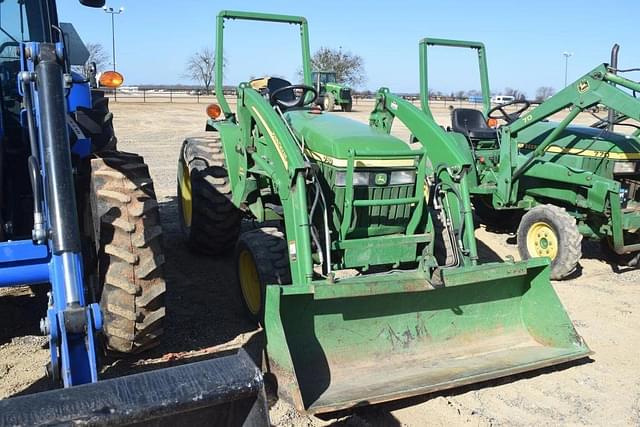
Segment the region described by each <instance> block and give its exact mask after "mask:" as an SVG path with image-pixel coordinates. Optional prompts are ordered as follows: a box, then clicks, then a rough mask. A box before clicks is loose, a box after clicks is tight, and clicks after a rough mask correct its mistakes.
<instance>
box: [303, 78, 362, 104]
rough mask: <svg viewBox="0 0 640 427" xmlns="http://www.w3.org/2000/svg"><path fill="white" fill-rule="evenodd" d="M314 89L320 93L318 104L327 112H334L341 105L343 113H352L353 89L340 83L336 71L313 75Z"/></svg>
mask: <svg viewBox="0 0 640 427" xmlns="http://www.w3.org/2000/svg"><path fill="white" fill-rule="evenodd" d="M311 80H312V81H313V87H314V88H315V89H316V92H318V96H317V98H316V101H315V102H316V104H317V105H319V106H320V107H321V108H322V109H323V110H325V111H333V108H334V107H335V106H336V105H339V106H340V108H341V109H342V111H346V112H351V108H352V106H353V100H352V98H351V88H349V87H348V86H346V85H345V84H342V83H338V81H337V80H336V73H335V72H334V71H314V72H313V73H311Z"/></svg>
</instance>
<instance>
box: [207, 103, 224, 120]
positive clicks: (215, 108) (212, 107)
mask: <svg viewBox="0 0 640 427" xmlns="http://www.w3.org/2000/svg"><path fill="white" fill-rule="evenodd" d="M221 113H222V110H221V109H220V106H219V105H218V104H209V105H207V116H209V117H211V118H212V119H217V118H218V117H220V114H221Z"/></svg>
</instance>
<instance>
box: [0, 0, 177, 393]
mask: <svg viewBox="0 0 640 427" xmlns="http://www.w3.org/2000/svg"><path fill="white" fill-rule="evenodd" d="M80 3H82V4H83V5H85V6H90V7H101V6H103V5H104V0H102V1H100V0H80ZM87 57H88V52H86V48H85V47H84V45H83V44H82V42H81V40H80V39H79V37H78V36H77V34H76V33H75V30H73V27H72V26H71V25H70V24H61V23H59V22H58V18H57V13H56V4H55V1H54V0H2V1H0V91H1V95H2V98H1V99H2V101H1V109H0V287H9V286H23V285H31V286H33V287H34V289H36V292H37V291H38V289H39V290H40V291H41V292H48V309H47V313H46V317H45V318H44V319H42V322H41V329H42V331H43V332H44V333H45V334H46V335H48V337H49V346H50V350H51V361H50V364H49V365H48V369H47V372H48V374H49V375H50V376H51V377H52V378H53V379H54V380H56V381H58V382H61V383H62V384H63V385H64V387H69V386H72V385H76V384H84V383H90V382H96V381H97V379H98V370H99V367H98V362H97V355H98V354H99V353H100V352H101V350H102V347H103V345H104V346H106V348H107V349H109V350H112V351H115V352H119V353H135V352H139V351H142V350H145V349H147V348H149V347H152V346H154V345H155V344H157V343H158V339H159V337H160V335H161V334H162V323H163V318H164V315H165V308H164V293H165V281H164V278H163V273H162V264H163V262H164V256H163V252H162V242H161V238H162V229H161V227H160V222H159V214H158V204H157V201H156V197H155V194H154V188H153V182H152V181H151V178H150V176H149V171H148V168H147V166H146V165H145V163H144V161H143V159H142V157H140V156H138V155H136V154H131V153H125V152H120V151H118V150H117V139H116V138H115V135H114V132H113V124H112V117H113V116H112V114H111V113H110V112H109V108H108V98H106V97H105V94H104V93H103V92H102V91H100V90H98V89H96V88H95V87H92V84H91V82H92V81H94V82H95V75H88V76H87V75H83V74H80V73H76V72H73V71H72V66H73V65H80V64H84V62H85V61H86V59H87Z"/></svg>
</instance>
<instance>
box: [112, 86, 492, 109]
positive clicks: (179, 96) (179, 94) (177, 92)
mask: <svg viewBox="0 0 640 427" xmlns="http://www.w3.org/2000/svg"><path fill="white" fill-rule="evenodd" d="M106 95H107V96H108V97H109V98H111V99H112V100H113V101H114V102H141V103H185V104H200V103H202V104H210V103H212V102H216V96H215V94H214V93H203V92H202V91H200V90H193V89H172V88H166V89H146V88H145V89H139V88H134V89H132V88H120V89H118V90H107V91H106ZM225 96H229V97H233V98H235V96H236V92H235V90H233V89H231V90H225ZM406 99H407V100H409V101H411V102H412V103H413V104H414V105H419V104H420V101H419V98H418V97H417V96H407V97H406ZM373 101H374V97H373V96H359V95H357V94H356V95H355V96H354V97H353V103H354V104H355V105H358V104H367V103H372V102H373ZM474 101H475V100H474ZM430 103H431V106H432V107H445V108H454V107H462V106H469V105H471V106H473V107H475V108H481V107H482V103H481V102H469V101H468V100H467V99H466V98H453V97H437V98H436V97H434V98H431V99H430Z"/></svg>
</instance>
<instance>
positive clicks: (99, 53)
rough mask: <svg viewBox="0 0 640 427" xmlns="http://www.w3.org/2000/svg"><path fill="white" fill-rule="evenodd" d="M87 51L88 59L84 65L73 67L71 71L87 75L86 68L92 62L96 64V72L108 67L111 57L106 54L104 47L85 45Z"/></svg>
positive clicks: (96, 44)
mask: <svg viewBox="0 0 640 427" xmlns="http://www.w3.org/2000/svg"><path fill="white" fill-rule="evenodd" d="M85 47H86V48H87V50H88V51H89V59H87V62H86V63H85V64H84V65H74V66H72V67H71V69H72V70H73V71H75V72H77V73H80V74H85V75H86V74H87V70H86V67H87V66H88V65H89V64H91V63H92V62H94V63H95V64H96V71H97V72H100V71H103V70H104V69H105V68H106V67H107V66H108V65H109V60H110V59H111V56H109V54H108V53H107V51H106V50H105V48H104V46H103V45H102V44H100V43H87V44H86V46H85Z"/></svg>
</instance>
